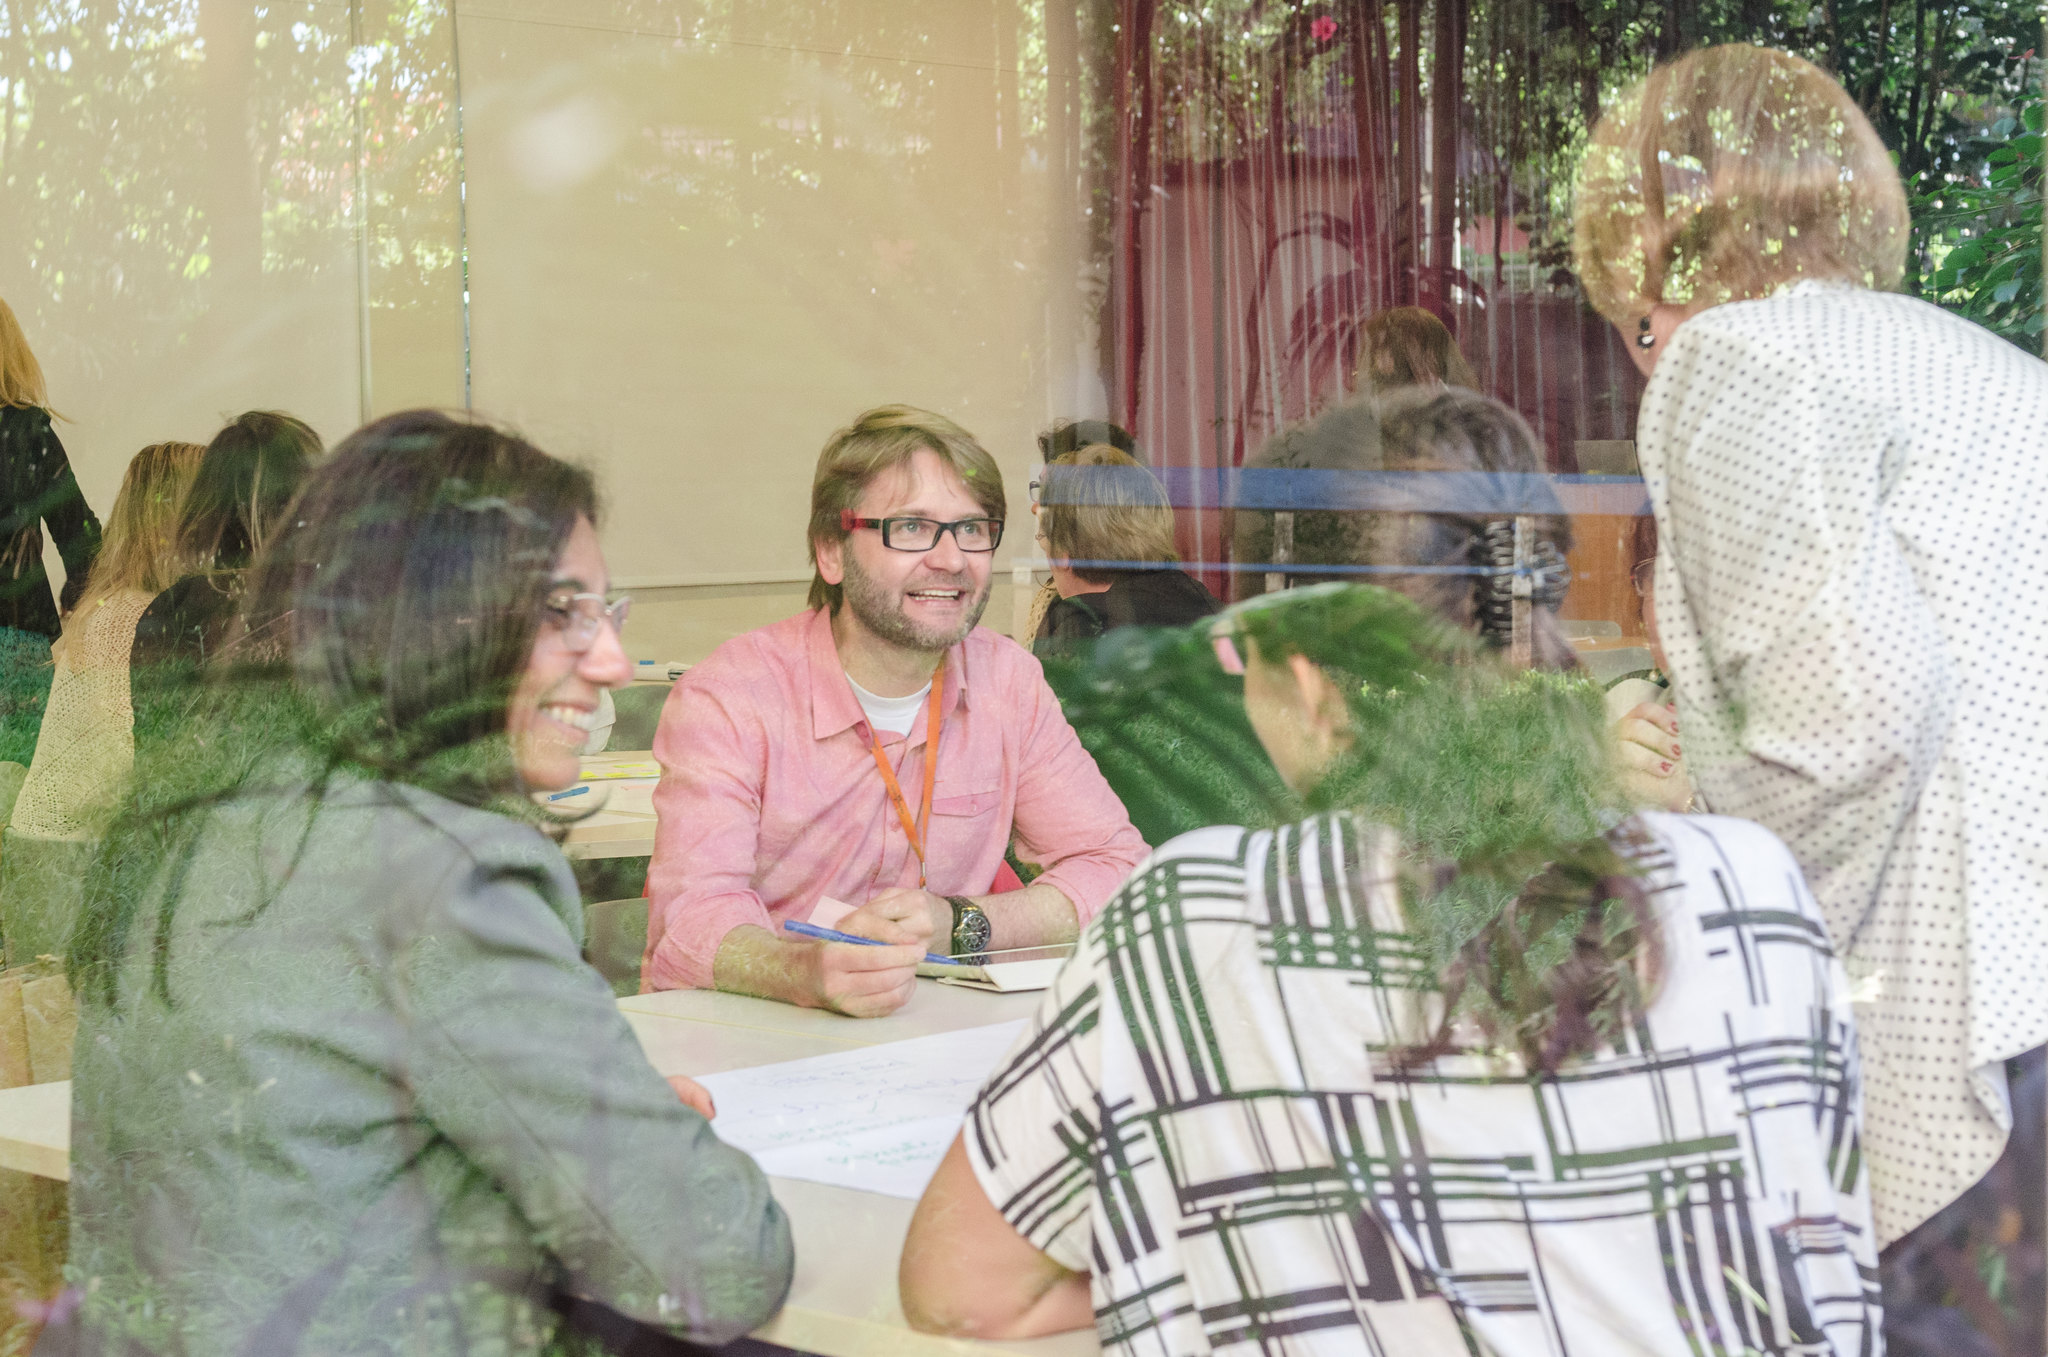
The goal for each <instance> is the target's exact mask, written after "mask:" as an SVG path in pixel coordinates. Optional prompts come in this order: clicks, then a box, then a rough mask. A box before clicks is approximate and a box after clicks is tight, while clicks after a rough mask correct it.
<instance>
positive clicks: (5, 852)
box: [0, 829, 99, 966]
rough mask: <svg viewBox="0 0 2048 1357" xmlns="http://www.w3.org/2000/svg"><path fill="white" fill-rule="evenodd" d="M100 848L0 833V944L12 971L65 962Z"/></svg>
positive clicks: (74, 841) (82, 841)
mask: <svg viewBox="0 0 2048 1357" xmlns="http://www.w3.org/2000/svg"><path fill="white" fill-rule="evenodd" d="M98 849H99V845H98V843H97V842H95V841H93V840H90V839H46V838H43V837H41V836H39V835H34V834H23V833H20V832H18V831H16V830H14V829H0V945H4V947H5V950H6V961H7V964H8V965H9V966H25V965H27V964H29V963H30V962H32V961H34V960H35V959H36V958H37V957H43V956H52V957H57V958H60V959H61V958H63V957H65V956H66V955H68V954H69V951H70V947H71V925H72V922H73V921H74V920H75V919H77V917H78V906H79V902H80V900H81V899H82V898H83V897H84V894H85V877H86V870H87V869H88V868H89V867H90V866H91V865H92V859H93V854H94V853H95V852H97V851H98Z"/></svg>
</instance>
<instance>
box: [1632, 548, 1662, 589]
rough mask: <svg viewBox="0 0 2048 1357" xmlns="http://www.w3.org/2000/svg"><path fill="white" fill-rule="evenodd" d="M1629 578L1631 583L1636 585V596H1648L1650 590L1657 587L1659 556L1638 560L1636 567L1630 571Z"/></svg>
mask: <svg viewBox="0 0 2048 1357" xmlns="http://www.w3.org/2000/svg"><path fill="white" fill-rule="evenodd" d="M1628 578H1629V583H1631V584H1633V585H1635V587H1636V597H1637V598H1648V597H1649V596H1650V591H1651V590H1652V589H1654V588H1655V587H1656V581H1657V558H1656V557H1655V556H1651V557H1649V558H1647V559H1645V560H1641V561H1637V562H1636V568H1635V569H1633V570H1631V571H1629V572H1628Z"/></svg>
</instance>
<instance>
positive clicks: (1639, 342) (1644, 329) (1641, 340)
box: [1636, 316, 1657, 349]
mask: <svg viewBox="0 0 2048 1357" xmlns="http://www.w3.org/2000/svg"><path fill="white" fill-rule="evenodd" d="M1636 347H1637V348H1639V349H1654V348H1656V347H1657V336H1655V335H1653V334H1651V333H1650V318H1649V317H1648V316H1644V317H1643V318H1642V320H1641V321H1639V322H1638V323H1637V324H1636Z"/></svg>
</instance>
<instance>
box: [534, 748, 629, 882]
mask: <svg viewBox="0 0 2048 1357" xmlns="http://www.w3.org/2000/svg"><path fill="white" fill-rule="evenodd" d="M653 760H654V755H652V754H650V753H648V752H647V751H646V750H644V749H643V750H619V751H616V752H607V753H603V754H586V755H585V756H584V758H583V771H584V773H585V774H586V775H587V774H589V773H590V772H591V771H593V770H595V769H600V768H606V767H611V766H613V765H616V764H620V763H651V762H652V761H653ZM654 783H655V779H654V778H651V777H650V778H605V779H600V780H599V781H597V782H579V783H577V784H576V785H577V786H578V787H585V786H587V787H589V788H590V790H589V791H587V792H585V793H583V794H582V795H580V796H576V797H569V798H565V799H563V800H560V801H555V802H551V803H550V804H551V805H552V806H553V807H554V808H555V809H557V810H561V811H566V812H570V813H581V812H583V811H589V812H591V813H590V815H589V816H588V817H587V818H585V819H582V820H579V821H577V822H576V823H575V824H574V825H572V826H571V827H570V829H569V836H568V837H567V838H566V839H564V840H563V841H562V852H563V853H565V854H566V855H568V856H569V857H572V858H644V857H647V856H649V855H651V854H652V853H653V852H654Z"/></svg>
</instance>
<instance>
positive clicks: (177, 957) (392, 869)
mask: <svg viewBox="0 0 2048 1357" xmlns="http://www.w3.org/2000/svg"><path fill="white" fill-rule="evenodd" d="M595 516H596V502H595V495H594V492H593V489H592V485H591V481H590V478H589V477H588V475H587V474H585V473H584V472H582V471H579V470H577V469H575V468H573V467H570V466H567V465H565V464H563V463H562V462H559V461H557V460H555V459H554V458H551V457H549V456H547V455H546V454H545V453H542V452H541V451H539V450H538V449H536V448H534V447H533V446H532V445H531V444H528V443H526V442H524V441H522V440H520V439H518V438H516V437H513V436H511V435H509V434H506V433H503V432H501V431H499V430H496V429H492V428H490V427H487V426H483V425H478V424H472V423H467V422H464V421H461V420H458V419H453V418H450V417H447V416H444V415H440V414H434V413H430V412H414V413H410V414H404V415H395V416H392V417H390V418H388V419H384V420H381V421H379V422H377V423H375V424H372V425H370V426H368V427H366V428H364V429H362V430H360V431H359V432H357V433H356V434H355V435H353V436H352V437H351V438H350V439H349V440H348V441H347V442H345V443H344V444H342V446H341V447H339V448H338V449H336V451H335V453H334V454H333V456H332V457H331V458H330V459H329V460H328V461H327V462H326V463H325V464H324V465H323V466H322V467H321V468H320V469H319V470H317V471H316V472H315V473H314V474H313V475H312V477H311V478H310V479H309V481H308V482H307V484H306V486H305V488H304V490H303V491H302V493H301V494H300V495H299V497H298V499H297V500H296V501H294V506H293V512H291V513H290V514H288V515H287V516H286V519H285V526H284V528H283V530H282V531H281V532H280V533H279V534H278V535H277V537H276V538H275V540H273V541H272V542H270V543H269V544H268V546H267V547H266V548H265V551H264V554H263V556H262V558H261V559H260V560H259V561H258V562H257V564H256V566H255V568H254V570H253V572H252V575H251V579H250V583H249V587H248V590H247V594H246V599H245V603H244V607H243V611H242V613H241V615H240V617H239V619H238V620H237V623H236V625H235V626H234V627H233V628H232V629H231V630H230V633H229V635H228V639H227V641H226V644H225V648H224V651H223V653H222V654H221V656H220V657H219V658H218V659H217V661H216V662H215V665H214V667H213V670H212V672H211V673H210V674H209V676H208V679H207V685H206V687H205V689H204V695H205V701H204V703H203V704H202V710H201V712H200V713H199V714H197V715H195V716H193V717H192V718H191V720H192V726H191V728H190V730H191V735H192V738H191V739H190V740H187V741H183V742H181V745H182V747H181V748H179V749H177V750H174V751H173V750H164V751H159V754H160V757H159V760H158V762H157V763H156V764H155V766H153V767H149V768H142V767H140V766H138V777H137V781H136V786H137V789H138V790H137V792H136V793H135V795H134V796H133V797H132V798H131V800H130V802H129V804H128V806H127V807H126V808H125V810H124V811H123V813H122V815H121V816H120V818H119V819H118V820H117V822H116V823H115V825H114V828H113V830H112V832H111V833H110V835H109V837H108V841H107V847H106V849H105V852H104V854H103V856H102V860H101V862H100V863H99V865H98V867H97V869H96V870H95V873H94V879H93V880H92V882H91V883H90V886H89V890H88V900H87V906H86V911H85V914H84V917H83V918H82V920H81V924H80V927H79V930H78V932H77V934H76V942H75V946H74V949H73V956H72V968H73V977H74V982H75V984H76V987H77V988H78V990H79V992H80V994H81V1015H80V1028H79V1041H78V1046H77V1051H78V1055H77V1063H76V1067H75V1078H76V1089H75V1094H74V1111H73V1138H72V1158H71V1163H72V1179H71V1209H72V1222H73V1226H72V1246H71V1269H70V1276H71V1279H72V1281H73V1283H74V1285H76V1286H77V1287H78V1288H80V1291H81V1292H82V1295H83V1305H82V1308H81V1310H80V1312H79V1317H78V1319H77V1321H76V1322H77V1323H78V1324H79V1325H80V1326H81V1327H82V1329H83V1330H85V1335H84V1336H85V1337H86V1338H87V1339H88V1340H89V1342H91V1343H95V1344H100V1345H103V1346H105V1347H106V1348H108V1349H109V1350H111V1349H114V1348H119V1349H120V1350H122V1351H145V1350H146V1351H152V1352H173V1351H176V1352H263V1353H308V1354H311V1353H322V1354H328V1353H368V1352H388V1351H405V1352H416V1353H457V1352H479V1351H490V1352H496V1353H540V1352H550V1353H552V1352H557V1351H565V1350H578V1351H580V1350H582V1349H581V1348H578V1347H576V1346H575V1340H574V1339H573V1338H571V1337H570V1336H569V1333H568V1332H567V1330H569V1329H578V1328H580V1329H589V1328H592V1327H593V1326H595V1327H596V1328H599V1329H604V1328H607V1327H609V1328H611V1329H616V1327H617V1325H618V1319H617V1314H620V1313H622V1314H624V1315H626V1316H629V1317H631V1318H632V1319H635V1320H638V1321H640V1322H642V1323H645V1324H649V1325H654V1326H658V1327H660V1328H662V1329H665V1330H667V1331H669V1332H671V1333H673V1334H676V1335H679V1336H682V1337H685V1338H690V1339H696V1340H700V1341H706V1342H723V1341H725V1340H727V1339H730V1338H733V1337H735V1336H737V1335H739V1334H741V1333H744V1332H745V1331H746V1330H748V1329H750V1328H752V1327H754V1326H755V1325H757V1324H759V1323H760V1322H761V1321H763V1320H764V1319H766V1318H767V1317H768V1316H769V1315H770V1314H772V1313H773V1312H774V1310H775V1309H776V1307H777V1306H778V1305H779V1304H780V1302H781V1298H782V1295H783V1293H784V1291H785V1290H786V1289H787V1287H788V1284H789V1276H790V1265H791V1259H790V1241H789V1233H788V1228H787V1224H786V1222H785V1221H784V1219H783V1216H782V1214H781V1212H780V1210H779V1209H778V1208H777V1206H776V1205H775V1202H774V1200H773V1199H772V1198H771V1197H770V1196H769V1193H768V1187H767V1181H766V1179H765V1178H764V1177H763V1176H762V1175H761V1173H760V1171H759V1170H758V1169H757V1168H756V1167H755V1166H754V1164H753V1163H752V1161H750V1160H749V1159H747V1158H746V1157H745V1156H744V1155H742V1154H740V1153H739V1152H737V1151H734V1150H731V1149H728V1148H726V1147H725V1146H723V1145H722V1144H720V1143H719V1141H718V1140H717V1138H716V1137H715V1136H714V1135H713V1134H712V1133H711V1130H710V1127H709V1125H708V1123H707V1122H706V1120H705V1116H706V1115H708V1114H709V1112H710V1104H709V1100H708V1098H706V1097H705V1096H704V1094H703V1091H702V1090H701V1089H698V1088H696V1087H695V1086H694V1085H690V1084H688V1083H687V1081H681V1082H678V1083H675V1085H674V1086H673V1087H672V1086H671V1084H670V1083H664V1082H663V1080H662V1078H661V1077H660V1076H659V1075H657V1074H656V1073H655V1072H654V1071H653V1070H652V1069H651V1068H650V1067H649V1065H648V1063H647V1060H646V1058H645V1056H644V1055H642V1053H641V1050H640V1047H639V1045H638V1043H637V1042H636V1041H635V1039H634V1037H633V1034H632V1031H631V1030H630V1029H629V1028H628V1027H627V1025H626V1023H625V1021H624V1019H623V1018H622V1017H621V1016H620V1014H619V1012H618V1009H617V1008H616V1006H615V1005H614V1003H613V1001H612V995H611V992H610V990H609V988H608V987H607V986H606V984H605V983H604V982H603V980H602V979H600V978H599V977H598V975H597V974H596V973H595V972H593V971H591V970H590V969H589V968H588V967H587V966H586V965H585V964H584V962H583V961H582V959H581V957H580V954H579V953H580V943H581V935H582V913H581V906H580V902H579V899H578V896H577V891H576V886H575V883H574V881H573V880H572V879H571V877H570V874H569V870H568V865H567V863H566V862H565V861H564V860H563V858H562V855H561V853H560V851H559V850H558V849H557V848H556V846H555V845H554V844H553V843H551V842H550V841H549V839H548V837H547V836H546V834H545V833H544V832H543V831H544V830H546V829H549V828H552V827H553V826H552V823H551V822H549V821H547V820H546V819H545V817H544V816H543V815H542V814H541V813H540V812H538V811H536V810H535V808H534V806H533V804H532V802H531V800H530V798H529V797H528V796H527V795H526V793H528V792H530V791H534V790H539V789H542V788H550V787H561V786H565V785H567V784H568V783H570V782H571V781H573V780H574V779H575V777H576V775H577V764H576V750H577V747H578V746H579V745H580V744H581V742H582V739H583V736H584V733H585V728H586V727H587V725H588V723H589V721H590V719H591V716H592V713H593V712H594V710H595V708H596V705H597V695H598V693H599V692H600V691H601V690H602V689H603V688H605V687H608V686H615V685H617V684H620V683H623V682H625V681H626V680H627V679H628V678H629V677H630V664H629V662H628V661H627V660H626V658H625V655H624V652H623V651H622V650H621V649H620V644H619V638H618V633H617V624H618V623H619V622H620V621H621V620H622V619H623V617H624V611H625V602H624V600H618V601H616V602H611V601H608V600H607V598H606V588H607V585H608V577H607V573H606V570H605V564H604V559H603V556H602V554H601V553H600V552H599V550H598V543H597V536H596V532H595V529H594V527H593V522H594V519H595ZM200 751H203V753H201V752H200ZM678 1095H680V1096H681V1098H682V1099H683V1101H679V1100H678ZM685 1102H688V1103H689V1106H685V1105H684V1103H685ZM693 1108H695V1109H697V1110H692V1109H693ZM700 1113H701V1114H702V1115H700Z"/></svg>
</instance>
